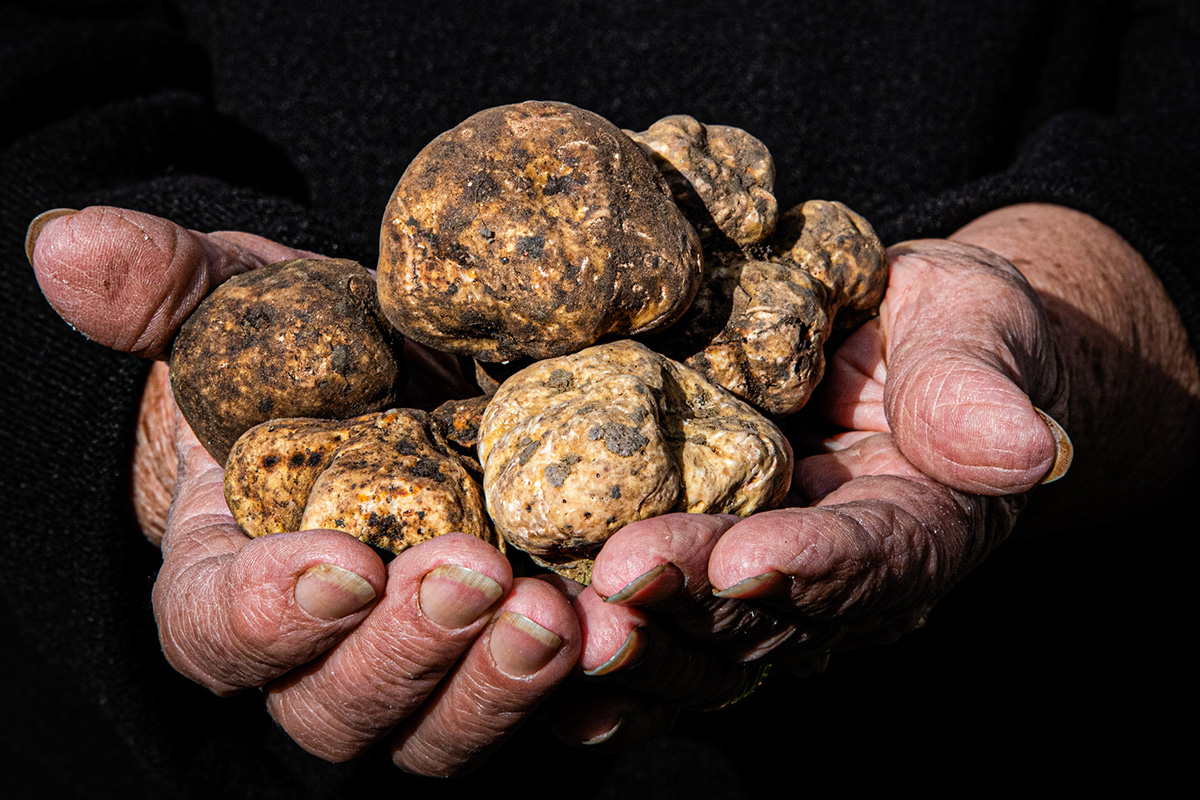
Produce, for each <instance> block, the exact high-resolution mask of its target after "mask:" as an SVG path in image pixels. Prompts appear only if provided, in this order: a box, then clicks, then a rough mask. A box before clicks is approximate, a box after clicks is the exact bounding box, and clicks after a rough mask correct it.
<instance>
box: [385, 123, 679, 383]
mask: <svg viewBox="0 0 1200 800" xmlns="http://www.w3.org/2000/svg"><path fill="white" fill-rule="evenodd" d="M701 270H702V259H701V253H700V243H699V237H698V235H697V234H696V232H695V230H694V229H693V228H692V226H691V225H690V224H689V223H688V222H687V220H686V219H685V218H684V216H683V214H682V212H680V210H679V208H678V206H677V205H676V204H675V202H674V201H673V200H672V198H671V194H670V191H669V190H668V189H667V186H666V184H665V182H664V180H663V178H662V176H661V175H660V174H659V172H658V170H657V169H656V168H655V166H654V165H653V164H652V163H651V161H650V158H649V156H647V155H646V153H645V152H643V151H642V149H641V148H640V147H639V146H638V145H636V144H635V143H634V142H633V141H632V140H631V139H630V138H629V137H628V136H626V135H625V134H623V133H622V132H621V131H620V130H619V129H617V128H616V127H615V126H614V125H612V124H611V123H610V122H608V121H607V120H605V119H603V118H602V117H599V116H597V115H596V114H593V113H591V112H589V111H584V110H583V109H580V108H576V107H574V106H571V105H567V104H565V103H549V102H532V101H531V102H526V103H519V104H516V105H510V106H501V107H498V108H492V109H488V110H486V111H481V112H479V113H478V114H475V115H474V116H472V117H470V118H469V119H467V120H466V121H464V122H463V123H461V124H460V125H458V126H457V127H455V128H453V129H451V130H449V131H447V132H445V133H443V134H442V135H440V136H438V137H437V138H436V139H434V140H433V141H432V142H430V144H429V145H428V146H427V147H425V149H424V150H422V151H421V153H420V154H418V156H417V157H416V159H414V161H413V162H412V164H410V165H409V167H408V169H407V170H406V171H405V173H404V175H403V177H401V179H400V182H399V184H398V185H397V186H396V189H395V192H394V193H393V194H392V197H391V199H390V201H389V202H388V205H387V210H386V212H385V214H384V219H383V225H382V229H381V234H380V259H379V271H378V277H379V297H380V301H381V303H382V305H383V309H384V312H385V313H386V314H387V315H388V318H389V319H390V320H391V321H392V322H393V324H395V325H396V327H397V328H399V329H400V330H401V331H403V332H404V333H405V334H406V335H409V336H411V337H412V338H413V339H415V340H417V341H419V342H421V343H423V344H427V345H430V346H433V347H437V348H439V349H442V350H446V351H449V352H453V353H459V354H465V355H471V356H474V357H475V358H477V359H480V360H482V361H509V360H512V359H515V358H520V357H523V356H528V357H533V358H545V357H549V356H557V355H562V354H565V353H570V352H574V351H576V350H578V349H580V348H582V347H586V346H588V345H590V344H592V343H594V342H596V341H598V340H600V339H601V338H603V337H613V336H625V335H629V334H633V333H639V332H645V331H652V330H656V329H659V328H662V327H665V326H667V325H669V324H670V323H672V322H674V321H675V320H676V319H677V318H678V317H679V315H680V314H682V313H683V311H684V309H686V308H687V306H688V304H689V303H690V302H691V300H692V296H693V295H694V294H695V291H696V286H697V284H698V282H699V279H700V274H701Z"/></svg>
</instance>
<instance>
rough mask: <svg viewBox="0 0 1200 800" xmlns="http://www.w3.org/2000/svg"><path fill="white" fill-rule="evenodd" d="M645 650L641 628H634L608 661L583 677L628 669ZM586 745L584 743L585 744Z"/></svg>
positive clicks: (588, 671)
mask: <svg viewBox="0 0 1200 800" xmlns="http://www.w3.org/2000/svg"><path fill="white" fill-rule="evenodd" d="M645 650H646V637H645V636H643V635H642V629H641V628H634V629H633V630H632V631H630V632H629V635H628V636H627V637H625V641H624V642H622V643H621V646H620V647H618V648H617V652H616V653H614V654H613V657H612V658H610V659H609V660H608V661H605V662H604V663H603V664H601V665H600V666H598V667H596V668H595V669H588V670H584V671H583V674H584V675H589V676H591V677H593V678H595V677H599V676H601V675H609V674H611V673H613V672H616V671H617V670H619V669H622V668H624V667H628V666H629V665H630V664H633V663H634V662H636V661H637V660H638V659H639V658H641V655H642V653H643V652H645ZM585 744H586V742H585Z"/></svg>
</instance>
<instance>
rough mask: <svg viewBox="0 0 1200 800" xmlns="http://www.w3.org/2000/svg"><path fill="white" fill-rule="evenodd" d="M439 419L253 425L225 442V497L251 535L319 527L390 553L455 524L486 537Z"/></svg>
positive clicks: (413, 414) (471, 488) (474, 485)
mask: <svg viewBox="0 0 1200 800" xmlns="http://www.w3.org/2000/svg"><path fill="white" fill-rule="evenodd" d="M439 428H440V425H439V424H438V423H437V422H435V421H434V420H433V418H432V417H430V415H429V414H427V413H425V412H423V411H418V410H415V409H392V410H390V411H385V412H380V413H376V414H368V415H364V416H361V417H357V418H355V419H351V420H347V421H344V422H341V421H336V420H321V419H311V418H309V419H286V420H274V421H271V422H267V423H264V424H262V425H258V426H256V427H254V428H251V429H250V430H249V431H247V432H246V433H245V434H244V435H243V436H242V437H241V438H240V439H238V441H237V443H236V444H235V445H234V447H233V450H232V451H231V452H230V455H229V461H228V463H227V464H226V471H225V498H226V502H227V503H228V504H229V508H230V510H231V511H232V512H233V516H234V518H235V519H236V520H237V522H238V525H239V526H240V527H241V528H242V530H243V531H245V533H246V534H247V535H248V536H251V537H257V536H263V535H267V534H271V533H280V532H282V531H292V530H311V529H315V528H323V529H332V530H339V531H343V532H344V533H348V534H350V535H351V536H354V537H356V538H358V539H361V540H362V541H364V542H366V543H367V544H370V545H374V546H376V547H380V548H383V549H385V550H390V551H392V552H394V553H399V552H401V551H403V550H405V549H406V548H409V547H412V546H413V545H415V544H419V543H420V542H423V541H425V540H427V539H432V538H433V537H435V536H440V535H441V534H443V533H450V532H451V531H462V532H464V533H470V534H473V535H475V536H478V537H479V538H481V539H483V540H485V541H488V542H491V543H492V544H496V543H497V540H496V537H495V535H494V534H493V532H492V528H491V525H490V524H489V523H488V520H487V516H486V514H485V513H484V507H483V491H482V489H481V487H480V486H479V483H478V481H477V480H475V478H473V477H472V476H471V473H470V470H469V469H468V465H467V464H466V463H464V462H465V459H464V458H463V457H461V456H459V455H458V454H457V453H455V452H454V451H453V450H452V449H451V448H450V446H449V444H448V443H447V442H446V440H445V439H444V438H443V437H442V434H441V432H440V430H439Z"/></svg>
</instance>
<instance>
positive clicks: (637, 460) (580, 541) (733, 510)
mask: <svg viewBox="0 0 1200 800" xmlns="http://www.w3.org/2000/svg"><path fill="white" fill-rule="evenodd" d="M479 454H480V460H481V461H482V463H483V468H484V490H485V496H486V497H487V506H488V511H489V513H490V514H491V517H492V520H493V522H494V524H495V525H496V530H497V532H498V533H499V534H500V535H501V536H503V537H504V538H505V539H506V540H507V541H508V542H509V543H510V544H512V545H514V546H515V547H517V548H519V549H522V550H525V551H526V552H528V553H530V554H531V555H533V556H535V557H536V558H538V559H540V560H541V561H542V562H543V563H546V564H548V565H555V564H563V563H570V562H573V561H575V560H577V559H580V558H586V557H589V556H591V555H594V554H595V552H596V551H597V550H599V548H600V546H601V545H602V544H603V543H604V541H605V540H606V539H607V538H608V537H609V536H610V535H612V534H613V533H614V532H616V531H617V530H618V529H620V528H621V527H622V526H624V525H627V524H629V523H630V522H634V521H636V520H640V519H645V518H647V517H652V516H656V515H659V514H665V513H667V512H671V511H688V512H697V513H730V514H739V515H743V516H744V515H749V514H752V513H754V512H756V511H759V510H762V509H766V508H771V507H773V506H775V505H778V504H779V503H780V502H781V501H782V500H783V497H784V495H785V494H786V493H787V490H788V487H789V485H790V481H791V473H792V452H791V448H790V446H789V445H788V443H787V440H786V439H785V438H784V437H783V435H782V434H781V433H780V432H779V430H778V429H777V428H776V427H775V426H774V425H773V424H772V423H770V422H769V421H767V420H766V419H764V418H763V417H762V416H760V415H759V414H758V413H757V412H755V411H754V410H753V409H752V408H750V406H748V405H747V404H746V403H744V402H742V401H740V400H738V399H737V398H735V397H733V396H732V395H730V394H729V393H728V392H726V391H724V390H722V389H720V388H719V387H716V386H714V385H712V384H711V383H709V382H708V381H706V380H705V379H704V378H703V377H701V376H700V375H699V374H698V373H697V372H696V371H695V370H692V369H690V368H688V367H686V366H683V365H682V364H678V363H676V362H673V361H671V360H670V359H667V358H665V357H663V356H660V355H658V354H657V353H654V352H653V351H651V350H650V349H648V348H647V347H645V346H644V345H641V344H638V343H636V342H632V341H620V342H613V343H610V344H605V345H598V346H595V347H591V348H587V349H585V350H583V351H581V352H579V353H576V354H574V355H570V356H563V357H560V358H554V359H547V360H545V361H540V362H538V363H536V364H534V365H532V366H530V367H528V368H526V369H524V370H522V371H521V372H519V373H517V374H516V375H514V376H513V377H511V378H509V379H508V380H507V381H505V382H504V384H503V385H502V386H501V387H500V389H499V390H498V391H497V392H496V395H495V396H494V397H493V398H492V401H491V402H490V403H489V404H488V407H487V410H486V411H485V412H484V415H483V421H482V423H481V425H480V429H479Z"/></svg>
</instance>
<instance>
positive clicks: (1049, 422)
mask: <svg viewBox="0 0 1200 800" xmlns="http://www.w3.org/2000/svg"><path fill="white" fill-rule="evenodd" d="M1033 410H1034V411H1036V412H1037V413H1038V416H1039V417H1041V418H1042V421H1043V422H1045V423H1046V427H1048V428H1050V433H1051V434H1052V435H1053V436H1054V463H1053V464H1052V465H1051V466H1050V471H1049V472H1047V473H1046V476H1045V477H1044V478H1042V479H1041V481H1039V483H1054V482H1055V481H1056V480H1058V479H1059V478H1061V477H1062V476H1063V475H1066V474H1067V470H1068V469H1070V468H1071V462H1072V461H1073V460H1074V458H1075V446H1074V445H1072V444H1071V437H1070V436H1067V432H1066V431H1065V430H1063V427H1062V426H1061V425H1059V424H1058V423H1057V422H1055V421H1054V417H1052V416H1050V415H1049V414H1047V413H1046V412H1045V411H1042V410H1041V409H1040V408H1038V407H1037V406H1034V407H1033Z"/></svg>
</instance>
